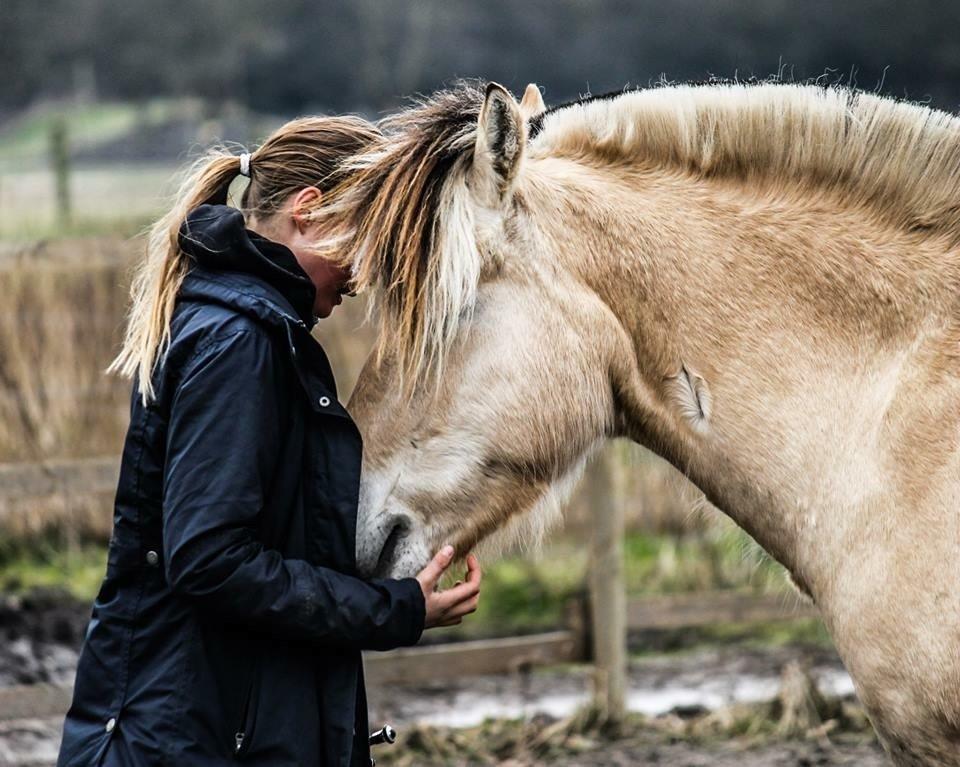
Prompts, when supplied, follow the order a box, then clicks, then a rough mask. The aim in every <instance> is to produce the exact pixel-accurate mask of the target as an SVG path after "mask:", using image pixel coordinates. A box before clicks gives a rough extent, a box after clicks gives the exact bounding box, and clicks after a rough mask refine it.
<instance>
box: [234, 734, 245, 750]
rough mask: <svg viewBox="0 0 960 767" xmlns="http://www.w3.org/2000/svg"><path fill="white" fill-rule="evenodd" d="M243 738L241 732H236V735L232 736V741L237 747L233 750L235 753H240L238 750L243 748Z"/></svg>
mask: <svg viewBox="0 0 960 767" xmlns="http://www.w3.org/2000/svg"><path fill="white" fill-rule="evenodd" d="M243 738H244V732H243V730H238V731H237V734H236V735H234V736H233V739H234V740H235V741H236V742H237V746H236V748H235V749H234V751H235V752H236V753H240V749H241V748H243Z"/></svg>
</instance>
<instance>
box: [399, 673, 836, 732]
mask: <svg viewBox="0 0 960 767" xmlns="http://www.w3.org/2000/svg"><path fill="white" fill-rule="evenodd" d="M815 678H816V680H817V685H818V687H819V689H820V691H821V692H823V693H824V694H825V695H828V696H831V697H832V696H845V695H852V694H853V681H852V680H851V679H850V676H849V675H848V674H847V673H846V672H845V671H841V670H836V669H822V670H820V671H818V672H816V673H815ZM779 689H780V678H779V677H774V676H769V677H762V676H751V675H738V676H734V677H731V676H728V677H726V678H718V679H715V680H710V681H709V682H706V683H704V684H702V685H700V686H697V687H694V686H682V685H676V686H670V685H667V686H663V687H659V688H644V687H634V688H632V689H630V690H628V691H627V708H628V709H629V710H630V711H634V712H636V713H640V714H644V715H646V716H658V715H660V714H665V713H667V712H668V711H671V710H673V709H674V708H677V707H688V706H703V707H704V708H706V709H710V710H713V709H717V708H720V707H721V706H726V705H730V704H732V703H758V702H760V701H765V700H771V699H772V698H774V697H776V695H777V692H778V691H779ZM589 699H590V692H589V690H587V689H584V690H581V691H578V692H573V693H567V692H564V693H547V694H543V695H540V696H537V697H527V698H521V697H520V696H519V695H518V694H516V693H515V692H509V693H508V692H501V693H499V694H496V695H490V694H483V693H470V692H469V691H461V692H458V693H457V694H456V696H455V698H454V700H453V702H452V703H449V702H448V703H447V704H445V705H443V706H442V708H440V709H439V710H435V711H426V712H423V713H422V714H421V715H420V716H418V717H417V720H418V721H419V722H421V723H423V724H431V725H437V726H445V727H472V726H474V725H477V724H480V723H481V722H483V720H484V719H488V718H493V717H496V718H511V719H518V718H529V717H530V716H533V715H534V714H536V713H545V714H549V715H550V716H552V717H556V718H562V717H566V716H570V715H571V714H573V713H574V712H575V711H576V710H577V709H578V708H579V707H580V706H582V705H584V704H585V703H587V702H588V701H589Z"/></svg>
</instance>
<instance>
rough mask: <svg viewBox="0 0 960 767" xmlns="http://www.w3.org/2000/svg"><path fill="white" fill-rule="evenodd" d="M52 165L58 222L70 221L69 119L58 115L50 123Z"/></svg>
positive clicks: (65, 222)
mask: <svg viewBox="0 0 960 767" xmlns="http://www.w3.org/2000/svg"><path fill="white" fill-rule="evenodd" d="M50 167H51V169H52V170H53V176H54V185H55V189H56V205H57V224H58V225H59V226H61V227H64V226H67V225H68V224H69V223H70V216H71V199H70V147H69V145H68V140H67V121H66V119H65V118H63V117H57V118H56V119H54V121H53V123H52V124H51V125H50Z"/></svg>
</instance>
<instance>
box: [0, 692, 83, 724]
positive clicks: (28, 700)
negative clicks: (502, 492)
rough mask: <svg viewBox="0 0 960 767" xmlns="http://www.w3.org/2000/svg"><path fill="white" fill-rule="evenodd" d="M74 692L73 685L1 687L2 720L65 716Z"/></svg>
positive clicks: (0, 718) (0, 713)
mask: <svg viewBox="0 0 960 767" xmlns="http://www.w3.org/2000/svg"><path fill="white" fill-rule="evenodd" d="M72 694H73V688H72V687H59V686H57V685H52V684H29V685H28V684H24V685H17V686H15V687H0V720H9V719H35V718H36V719H42V718H46V717H51V716H64V715H65V714H66V713H67V709H68V708H70V698H71V695H72Z"/></svg>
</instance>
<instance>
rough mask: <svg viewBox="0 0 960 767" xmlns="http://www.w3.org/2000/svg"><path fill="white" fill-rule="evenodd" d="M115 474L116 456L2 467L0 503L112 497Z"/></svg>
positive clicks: (0, 466) (0, 471)
mask: <svg viewBox="0 0 960 767" xmlns="http://www.w3.org/2000/svg"><path fill="white" fill-rule="evenodd" d="M119 474H120V459H119V458H118V457H116V456H108V457H105V458H84V459H77V460H60V461H44V462H42V463H4V464H0V500H20V499H26V498H42V497H45V496H50V495H57V494H64V495H90V494H94V493H112V492H114V491H115V490H116V487H117V477H118V476H119Z"/></svg>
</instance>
